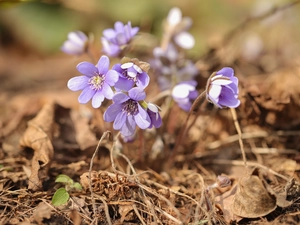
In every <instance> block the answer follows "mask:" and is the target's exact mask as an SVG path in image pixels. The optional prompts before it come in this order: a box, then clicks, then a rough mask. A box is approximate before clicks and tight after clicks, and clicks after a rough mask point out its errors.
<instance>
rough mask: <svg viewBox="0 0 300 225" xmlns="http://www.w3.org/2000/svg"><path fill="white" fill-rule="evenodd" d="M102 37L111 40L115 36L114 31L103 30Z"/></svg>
mask: <svg viewBox="0 0 300 225" xmlns="http://www.w3.org/2000/svg"><path fill="white" fill-rule="evenodd" d="M103 36H104V37H105V38H107V39H108V40H110V39H113V38H115V36H116V31H115V30H114V29H112V28H108V29H105V30H104V31H103Z"/></svg>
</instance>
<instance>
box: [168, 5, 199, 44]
mask: <svg viewBox="0 0 300 225" xmlns="http://www.w3.org/2000/svg"><path fill="white" fill-rule="evenodd" d="M192 23H193V21H192V19H191V18H190V17H183V18H182V13H181V11H180V9H179V8H177V7H174V8H172V9H171V10H170V12H169V14H168V17H167V24H166V29H167V32H168V34H169V35H170V36H171V37H173V39H174V42H175V43H176V44H177V45H178V46H180V47H181V48H184V49H191V48H192V47H194V45H195V39H194V37H193V36H192V35H191V34H190V33H188V32H187V30H188V29H190V27H191V26H192Z"/></svg>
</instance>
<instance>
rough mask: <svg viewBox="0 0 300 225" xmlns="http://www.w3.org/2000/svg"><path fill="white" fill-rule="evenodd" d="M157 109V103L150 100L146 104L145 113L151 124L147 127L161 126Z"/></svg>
mask: <svg viewBox="0 0 300 225" xmlns="http://www.w3.org/2000/svg"><path fill="white" fill-rule="evenodd" d="M159 110H160V109H159V108H158V106H157V105H155V104H153V103H150V102H149V103H148V104H147V113H148V115H149V117H150V120H151V124H150V126H149V128H152V127H153V126H154V127H155V128H159V127H160V126H161V123H162V120H161V117H160V114H159Z"/></svg>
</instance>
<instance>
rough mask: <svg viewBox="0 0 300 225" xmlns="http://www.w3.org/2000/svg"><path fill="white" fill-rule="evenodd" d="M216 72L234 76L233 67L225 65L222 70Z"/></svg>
mask: <svg viewBox="0 0 300 225" xmlns="http://www.w3.org/2000/svg"><path fill="white" fill-rule="evenodd" d="M216 74H217V75H223V76H226V77H229V78H231V77H233V76H234V70H233V69H232V68H231V67H224V68H222V69H221V70H219V71H218V72H217V73H216Z"/></svg>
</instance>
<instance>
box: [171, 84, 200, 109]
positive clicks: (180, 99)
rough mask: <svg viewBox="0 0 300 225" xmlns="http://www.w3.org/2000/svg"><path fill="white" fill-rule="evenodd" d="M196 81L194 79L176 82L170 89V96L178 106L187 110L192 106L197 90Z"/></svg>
mask: <svg viewBox="0 0 300 225" xmlns="http://www.w3.org/2000/svg"><path fill="white" fill-rule="evenodd" d="M196 86H197V82H196V81H194V80H191V81H185V82H182V83H180V84H177V85H176V86H175V87H174V88H173V89H172V97H173V99H174V101H175V102H176V103H177V104H178V106H179V107H180V108H182V109H183V110H185V111H189V110H190V108H191V106H192V102H191V101H192V100H194V99H196V98H197V96H198V92H197V90H196Z"/></svg>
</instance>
